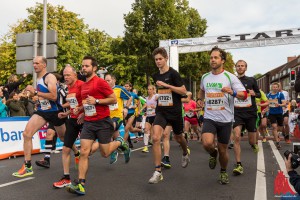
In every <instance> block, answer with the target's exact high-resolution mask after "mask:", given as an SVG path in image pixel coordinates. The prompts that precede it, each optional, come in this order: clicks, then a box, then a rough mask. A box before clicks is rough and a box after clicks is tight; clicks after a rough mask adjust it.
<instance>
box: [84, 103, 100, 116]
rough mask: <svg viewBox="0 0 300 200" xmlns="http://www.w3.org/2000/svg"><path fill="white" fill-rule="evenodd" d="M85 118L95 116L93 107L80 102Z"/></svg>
mask: <svg viewBox="0 0 300 200" xmlns="http://www.w3.org/2000/svg"><path fill="white" fill-rule="evenodd" d="M82 105H83V108H84V114H85V116H88V117H91V116H95V115H97V112H96V107H95V105H90V104H87V101H86V100H82Z"/></svg>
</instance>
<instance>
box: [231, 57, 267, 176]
mask: <svg viewBox="0 0 300 200" xmlns="http://www.w3.org/2000/svg"><path fill="white" fill-rule="evenodd" d="M235 69H236V72H237V74H238V78H239V80H240V81H241V82H242V84H243V85H244V87H245V88H246V90H247V93H248V94H247V99H245V100H241V99H238V98H235V99H234V123H233V130H234V148H233V149H234V155H235V160H236V166H235V168H234V169H233V174H234V175H240V174H243V173H244V169H243V166H242V162H241V145H240V142H241V131H242V127H243V126H244V127H245V129H247V131H248V140H249V144H250V145H251V147H252V149H253V151H254V152H255V153H257V152H258V151H259V148H258V146H257V144H256V131H257V130H256V119H257V107H256V102H255V98H260V97H261V94H260V91H259V88H258V86H257V83H256V80H255V79H254V78H253V77H248V76H246V75H245V72H246V70H247V63H246V61H244V60H239V61H237V62H236V65H235Z"/></svg>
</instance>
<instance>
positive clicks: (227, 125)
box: [199, 47, 247, 184]
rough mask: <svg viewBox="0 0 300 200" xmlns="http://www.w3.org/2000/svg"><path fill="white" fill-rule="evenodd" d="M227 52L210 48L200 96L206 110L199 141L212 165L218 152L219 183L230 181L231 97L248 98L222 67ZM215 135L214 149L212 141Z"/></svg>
mask: <svg viewBox="0 0 300 200" xmlns="http://www.w3.org/2000/svg"><path fill="white" fill-rule="evenodd" d="M225 61H226V52H225V51H224V50H222V49H220V48H218V47H214V48H212V50H211V51H210V66H211V69H212V71H211V72H209V73H206V74H204V75H203V76H202V79H201V84H200V93H199V94H200V98H201V99H204V98H205V112H204V121H203V128H202V144H203V147H204V149H205V150H206V151H207V152H208V153H209V154H210V158H209V167H210V168H211V169H215V167H216V165H217V156H218V153H219V161H220V166H221V171H220V179H219V182H220V183H221V184H227V183H229V179H228V174H227V172H226V169H227V165H228V151H227V145H228V142H229V138H230V134H231V129H232V123H233V121H234V114H233V113H234V107H233V102H234V97H237V98H240V99H246V98H247V92H246V90H245V88H244V86H243V84H242V83H241V82H240V80H239V79H238V78H237V77H236V76H235V75H233V74H231V73H229V72H227V71H225V70H224V66H223V65H224V63H225ZM215 136H217V139H218V144H217V146H218V147H217V149H216V145H215Z"/></svg>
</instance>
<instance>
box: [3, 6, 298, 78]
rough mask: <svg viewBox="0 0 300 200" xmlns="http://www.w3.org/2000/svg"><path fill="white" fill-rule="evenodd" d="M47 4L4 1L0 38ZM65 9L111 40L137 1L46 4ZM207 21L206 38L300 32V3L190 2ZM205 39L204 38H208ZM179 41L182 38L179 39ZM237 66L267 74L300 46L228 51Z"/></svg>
mask: <svg viewBox="0 0 300 200" xmlns="http://www.w3.org/2000/svg"><path fill="white" fill-rule="evenodd" d="M36 2H39V3H43V2H44V0H1V7H0V36H3V35H4V34H6V33H7V32H8V31H9V25H13V24H15V23H16V22H17V21H18V20H19V19H25V18H27V16H28V13H27V11H26V8H28V7H32V6H34V5H35V3H36ZM47 2H48V3H50V4H53V5H63V6H64V7H65V8H66V9H67V10H69V11H72V12H75V13H77V14H79V15H80V16H79V17H81V18H83V19H84V22H85V23H86V24H88V25H89V27H90V28H97V29H99V30H101V31H105V32H106V33H107V34H109V35H110V36H112V37H117V36H124V19H123V16H124V14H127V13H129V12H130V11H131V4H132V3H133V2H134V0H109V1H107V0H47ZM189 3H190V4H189V5H190V7H192V8H195V9H196V10H198V12H199V14H200V16H201V18H205V19H206V20H207V25H208V28H207V30H206V32H207V33H206V35H205V36H221V35H228V34H242V33H256V32H266V31H274V30H282V29H290V28H300V24H299V21H300V12H299V10H300V1H299V0H287V1H282V0H263V1H262V0H251V1H246V0H226V1H221V0H189ZM205 36H204V37H205ZM177 39H180V38H177ZM227 51H228V52H230V53H231V54H232V55H233V60H234V61H235V62H236V61H237V60H239V59H243V60H245V61H246V62H247V63H248V70H247V72H246V74H247V75H248V76H253V75H254V74H257V73H261V74H264V73H266V72H268V71H269V70H271V69H274V68H276V67H278V66H280V65H282V64H285V63H286V62H287V57H289V56H298V55H300V44H292V45H281V46H271V47H256V48H244V49H230V50H227Z"/></svg>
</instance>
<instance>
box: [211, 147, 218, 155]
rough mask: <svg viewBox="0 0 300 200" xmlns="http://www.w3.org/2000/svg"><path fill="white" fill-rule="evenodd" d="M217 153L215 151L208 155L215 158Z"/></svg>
mask: <svg viewBox="0 0 300 200" xmlns="http://www.w3.org/2000/svg"><path fill="white" fill-rule="evenodd" d="M217 155H218V151H217V150H216V149H215V150H214V152H212V153H211V154H210V156H211V157H217Z"/></svg>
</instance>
